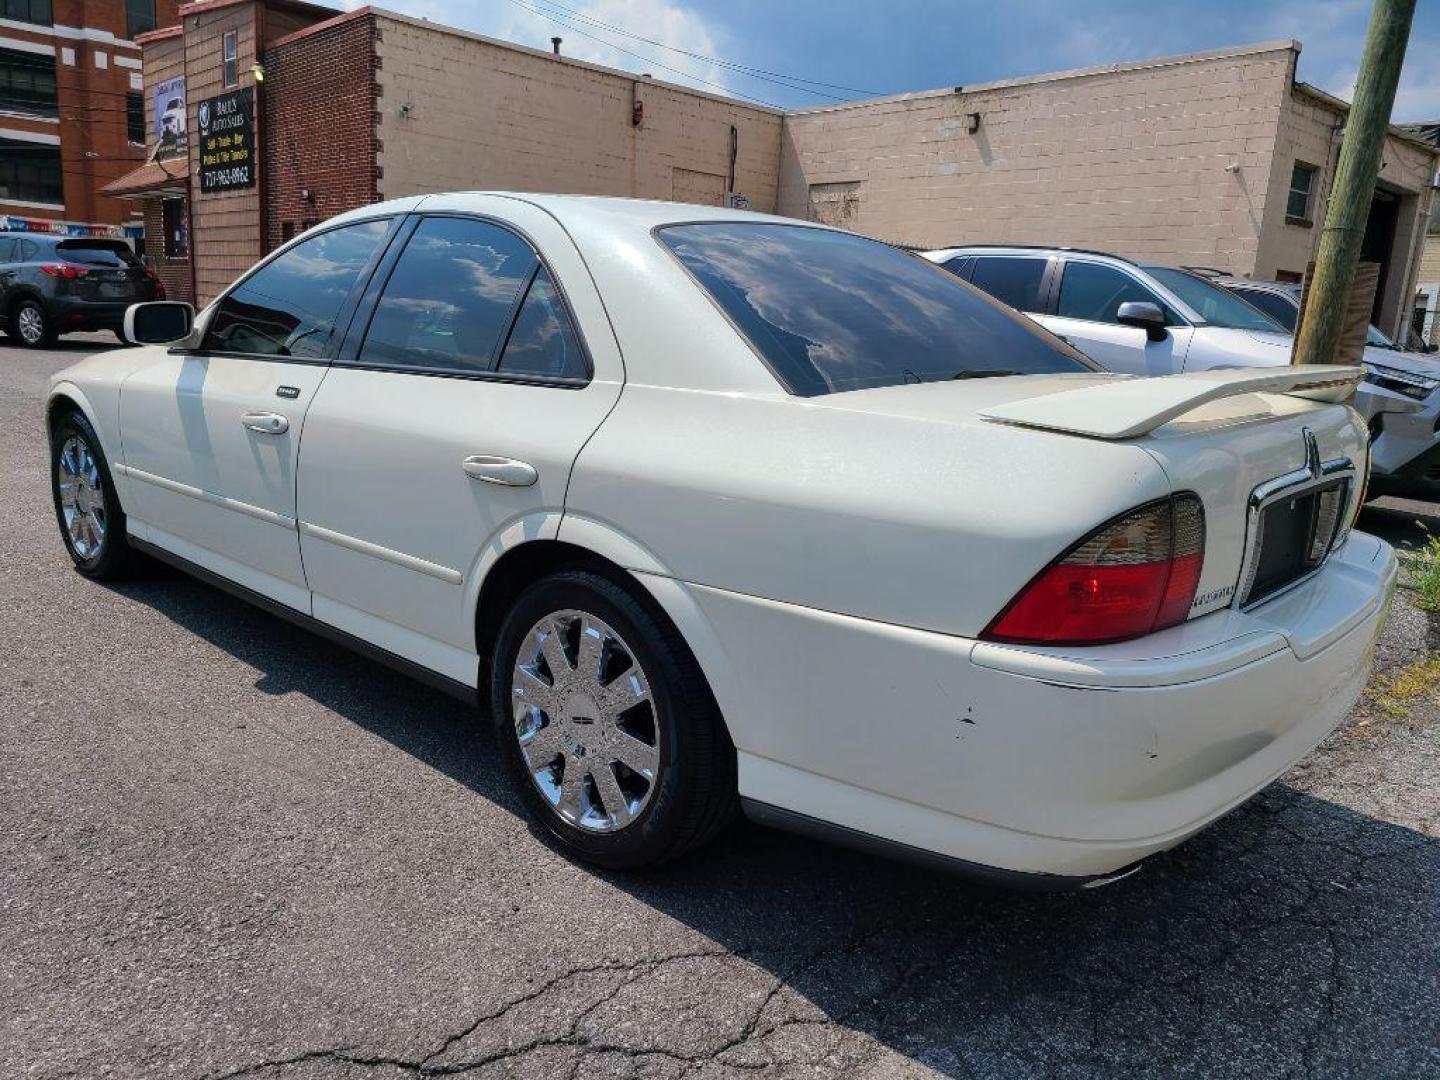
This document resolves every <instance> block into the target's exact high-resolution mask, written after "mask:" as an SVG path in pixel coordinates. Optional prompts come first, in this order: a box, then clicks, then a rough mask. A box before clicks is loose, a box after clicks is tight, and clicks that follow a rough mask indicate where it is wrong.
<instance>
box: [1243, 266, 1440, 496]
mask: <svg viewBox="0 0 1440 1080" xmlns="http://www.w3.org/2000/svg"><path fill="white" fill-rule="evenodd" d="M1214 280H1215V281H1216V283H1217V284H1220V285H1223V286H1225V288H1227V289H1229V290H1230V291H1231V292H1233V293H1235V294H1236V295H1237V296H1239V297H1241V298H1242V299H1244V300H1245V302H1246V303H1248V304H1253V305H1254V306H1255V307H1257V308H1259V309H1260V310H1261V311H1263V312H1265V314H1267V315H1269V316H1270V317H1271V318H1272V319H1274V320H1275V321H1276V322H1278V323H1279V324H1280V325H1281V326H1283V327H1285V329H1286V330H1288V331H1290V332H1291V333H1292V334H1293V333H1294V332H1295V324H1296V322H1298V321H1299V318H1300V291H1301V290H1300V286H1299V285H1291V284H1289V283H1286V282H1281V281H1254V280H1251V279H1250V278H1232V277H1217V278H1215V279H1214ZM1356 407H1357V408H1359V409H1360V411H1361V412H1362V413H1364V414H1365V417H1366V419H1367V420H1368V421H1369V422H1370V493H1371V494H1372V495H1375V494H1395V495H1409V496H1411V497H1413V498H1421V499H1433V498H1436V497H1437V496H1440V360H1436V358H1435V357H1434V356H1432V355H1430V354H1429V353H1424V352H1410V351H1407V350H1405V349H1402V348H1401V347H1400V346H1399V345H1397V344H1396V343H1395V342H1393V341H1391V340H1390V339H1389V338H1388V337H1386V336H1385V335H1384V334H1383V333H1381V332H1380V330H1379V329H1378V328H1377V327H1374V326H1372V327H1370V329H1369V333H1368V334H1367V335H1366V338H1365V382H1364V384H1363V385H1362V387H1361V390H1360V393H1359V394H1357V395H1356Z"/></svg>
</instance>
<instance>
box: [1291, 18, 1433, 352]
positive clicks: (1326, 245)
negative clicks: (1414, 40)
mask: <svg viewBox="0 0 1440 1080" xmlns="http://www.w3.org/2000/svg"><path fill="white" fill-rule="evenodd" d="M1414 15H1415V0H1374V6H1373V7H1372V8H1371V9H1370V27H1369V29H1368V30H1367V31H1366V32H1365V53H1364V55H1363V56H1362V57H1361V58H1360V74H1359V75H1358V76H1357V77H1356V79H1355V101H1354V104H1352V105H1351V106H1350V117H1349V119H1348V120H1347V121H1346V124H1345V141H1344V142H1342V143H1341V144H1340V163H1339V165H1338V166H1337V167H1336V169H1335V182H1334V184H1333V185H1331V188H1330V202H1329V205H1328V206H1327V207H1326V208H1325V225H1324V228H1323V229H1322V230H1321V233H1320V250H1319V252H1318V253H1317V254H1316V256H1315V276H1314V280H1312V281H1311V282H1309V283H1308V284H1307V285H1306V289H1307V290H1308V292H1309V297H1308V299H1307V302H1306V304H1305V318H1304V320H1303V321H1302V322H1301V324H1300V326H1299V328H1298V333H1297V335H1296V341H1295V363H1297V364H1329V363H1333V362H1334V359H1335V356H1336V352H1337V350H1338V349H1339V346H1340V336H1341V333H1342V331H1343V329H1344V323H1345V308H1346V306H1347V304H1348V303H1349V299H1350V288H1351V286H1352V284H1353V283H1354V280H1355V266H1356V264H1357V263H1358V262H1359V259H1360V243H1361V241H1362V240H1363V239H1364V238H1365V223H1366V221H1367V220H1368V219H1369V217H1370V201H1371V199H1372V198H1373V197H1374V194H1375V179H1376V177H1378V176H1379V175H1380V157H1381V155H1382V153H1383V152H1384V150H1385V135H1386V132H1387V130H1388V129H1389V126H1390V110H1391V109H1392V108H1394V106H1395V87H1396V86H1397V85H1398V84H1399V82H1400V65H1401V64H1402V63H1404V61H1405V44H1406V42H1407V41H1409V39H1410V22H1411V19H1412V18H1413V17H1414Z"/></svg>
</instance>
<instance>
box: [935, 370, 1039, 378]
mask: <svg viewBox="0 0 1440 1080" xmlns="http://www.w3.org/2000/svg"><path fill="white" fill-rule="evenodd" d="M1023 374H1024V372H1022V371H1011V370H1010V369H1009V368H967V369H966V370H965V371H957V372H956V373H955V374H954V375H951V376H950V378H952V379H999V378H1003V377H1004V376H1006V375H1023Z"/></svg>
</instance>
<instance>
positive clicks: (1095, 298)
mask: <svg viewBox="0 0 1440 1080" xmlns="http://www.w3.org/2000/svg"><path fill="white" fill-rule="evenodd" d="M1132 301H1138V302H1142V303H1148V304H1154V305H1155V306H1157V307H1158V308H1159V309H1160V310H1161V311H1163V312H1165V321H1166V322H1168V323H1170V324H1171V325H1174V324H1176V323H1178V322H1179V321H1180V320H1179V319H1178V318H1177V317H1176V316H1175V313H1174V312H1173V311H1171V310H1170V309H1169V308H1168V307H1167V306H1166V305H1165V304H1164V303H1162V302H1161V300H1160V298H1159V297H1158V296H1156V295H1155V294H1154V293H1153V292H1151V291H1150V290H1149V289H1147V288H1145V286H1143V285H1141V284H1140V283H1139V282H1138V281H1136V280H1135V279H1134V278H1132V277H1131V276H1130V275H1129V274H1122V273H1121V272H1120V271H1119V270H1116V269H1115V268H1114V267H1112V266H1101V265H1100V264H1098V263H1087V262H1067V263H1066V264H1065V273H1064V274H1063V275H1062V276H1061V278H1060V303H1059V305H1058V306H1057V308H1056V310H1055V314H1056V315H1059V316H1060V317H1061V318H1065V319H1087V320H1089V321H1090V322H1108V323H1113V322H1115V321H1116V319H1115V315H1116V313H1117V312H1118V311H1119V310H1120V305H1121V304H1127V303H1130V302H1132Z"/></svg>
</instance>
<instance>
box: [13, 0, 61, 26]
mask: <svg viewBox="0 0 1440 1080" xmlns="http://www.w3.org/2000/svg"><path fill="white" fill-rule="evenodd" d="M0 18H6V19H15V20H17V21H19V22H28V23H39V24H41V25H42V26H52V25H54V22H55V19H54V17H53V16H52V15H51V12H50V0H0Z"/></svg>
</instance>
